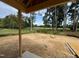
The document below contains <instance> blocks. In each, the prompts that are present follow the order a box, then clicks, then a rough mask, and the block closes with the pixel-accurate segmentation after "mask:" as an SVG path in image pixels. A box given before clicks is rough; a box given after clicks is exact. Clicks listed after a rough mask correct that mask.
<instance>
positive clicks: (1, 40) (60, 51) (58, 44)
mask: <svg viewBox="0 0 79 59" xmlns="http://www.w3.org/2000/svg"><path fill="white" fill-rule="evenodd" d="M67 42H68V43H69V44H70V45H71V46H72V48H73V49H74V50H75V51H76V53H77V54H78V55H79V38H75V37H69V36H61V35H50V34H41V33H32V34H24V35H22V50H23V53H24V52H25V51H30V52H32V53H34V54H36V55H39V56H41V57H44V58H46V57H48V58H50V57H51V58H53V57H54V58H55V57H56V58H60V57H62V58H65V57H66V58H70V57H75V56H74V55H72V54H71V53H70V52H69V50H68V49H67V47H66V45H65V44H66V43H67ZM0 57H18V36H6V37H0Z"/></svg>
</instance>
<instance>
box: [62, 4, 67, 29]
mask: <svg viewBox="0 0 79 59" xmlns="http://www.w3.org/2000/svg"><path fill="white" fill-rule="evenodd" d="M66 21H67V18H66V4H65V5H64V23H63V31H66Z"/></svg>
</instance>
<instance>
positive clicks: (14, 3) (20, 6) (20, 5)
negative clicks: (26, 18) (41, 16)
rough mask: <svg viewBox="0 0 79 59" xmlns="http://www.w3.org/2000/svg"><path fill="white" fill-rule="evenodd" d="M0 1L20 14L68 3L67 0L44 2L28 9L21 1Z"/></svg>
mask: <svg viewBox="0 0 79 59" xmlns="http://www.w3.org/2000/svg"><path fill="white" fill-rule="evenodd" d="M1 1H3V2H5V3H7V4H9V5H11V6H13V7H15V8H17V9H19V10H21V11H22V12H26V13H30V12H34V11H37V10H40V9H44V8H47V7H50V6H55V5H58V4H61V3H65V2H68V1H69V0H47V1H45V2H42V3H39V4H36V5H34V6H29V7H27V4H24V3H23V2H22V1H23V0H22V1H21V0H1ZM31 2H32V0H29V3H31ZM32 3H33V2H32Z"/></svg>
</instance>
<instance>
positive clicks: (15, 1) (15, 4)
mask: <svg viewBox="0 0 79 59" xmlns="http://www.w3.org/2000/svg"><path fill="white" fill-rule="evenodd" d="M1 1H2V2H4V3H7V4H9V5H11V6H12V7H14V8H16V9H19V10H21V12H26V6H25V5H24V4H23V3H22V2H21V1H19V0H1Z"/></svg>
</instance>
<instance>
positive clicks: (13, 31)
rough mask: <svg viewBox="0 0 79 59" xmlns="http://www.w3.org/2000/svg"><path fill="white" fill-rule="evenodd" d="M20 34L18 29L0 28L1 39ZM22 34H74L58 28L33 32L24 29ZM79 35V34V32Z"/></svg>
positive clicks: (34, 30) (36, 29)
mask: <svg viewBox="0 0 79 59" xmlns="http://www.w3.org/2000/svg"><path fill="white" fill-rule="evenodd" d="M78 30H79V29H78ZM18 33H19V30H18V29H2V28H0V37H2V36H9V35H18ZM21 33H22V34H27V33H45V34H55V35H67V34H69V35H70V34H72V32H71V31H70V30H69V29H67V31H66V32H63V29H62V28H58V31H53V30H52V29H50V28H34V29H33V31H30V28H25V29H22V31H21ZM77 33H79V31H78V32H77ZM74 35H76V36H78V34H76V33H74Z"/></svg>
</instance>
